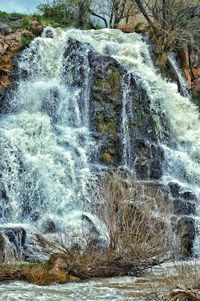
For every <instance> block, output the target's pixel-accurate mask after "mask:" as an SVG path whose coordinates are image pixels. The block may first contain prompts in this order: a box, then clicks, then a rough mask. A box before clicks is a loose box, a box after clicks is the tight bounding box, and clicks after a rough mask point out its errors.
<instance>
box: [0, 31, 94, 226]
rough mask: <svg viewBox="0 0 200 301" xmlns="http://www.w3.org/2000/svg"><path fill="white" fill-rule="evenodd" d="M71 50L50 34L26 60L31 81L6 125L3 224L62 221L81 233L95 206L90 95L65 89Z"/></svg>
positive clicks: (2, 137) (0, 128) (0, 141)
mask: <svg viewBox="0 0 200 301" xmlns="http://www.w3.org/2000/svg"><path fill="white" fill-rule="evenodd" d="M66 46H67V40H66V38H65V37H64V36H63V33H62V34H61V35H59V34H58V35H57V34H56V35H55V37H54V39H51V38H46V37H45V32H44V36H43V37H41V38H37V39H35V40H34V41H33V42H32V44H31V46H30V48H29V49H27V50H26V51H24V53H23V56H22V57H21V59H20V63H19V67H20V72H21V73H25V72H26V76H25V79H24V78H22V79H21V80H20V83H19V87H18V90H17V92H16V94H15V95H14V97H13V98H12V100H11V101H10V111H11V113H10V114H9V115H7V116H2V119H1V122H0V148H1V149H0V156H1V158H0V161H1V166H0V169H1V175H2V176H1V190H2V191H4V195H5V194H6V196H7V197H8V199H9V204H7V202H6V200H5V199H6V198H5V197H4V198H3V197H2V200H3V204H4V205H3V210H2V212H3V214H2V217H1V221H2V222H7V221H9V222H13V223H19V222H24V221H25V222H29V223H30V222H31V223H32V222H33V221H34V220H37V219H38V218H39V219H41V218H42V219H45V218H48V217H49V216H51V218H52V217H53V218H54V219H55V220H56V217H57V216H59V217H60V220H61V219H63V220H64V222H66V224H68V225H70V224H71V225H72V226H73V224H74V227H75V228H78V220H80V221H81V214H82V210H83V207H84V206H86V207H87V206H88V202H90V198H91V192H90V189H89V186H91V185H92V177H93V175H92V172H91V170H90V165H89V162H88V161H89V155H90V154H91V152H92V150H91V147H92V144H93V142H92V139H91V138H90V132H89V124H88V119H89V118H88V117H89V95H88V93H87V90H86V89H85V87H84V85H83V88H84V91H82V90H81V88H80V89H78V88H73V87H71V85H70V83H68V85H65V81H66V80H68V78H67V79H66V78H64V76H63V66H64V57H63V54H64V51H65V49H66ZM86 55H87V54H85V57H86ZM86 59H87V58H86ZM76 67H77V69H78V68H79V66H76ZM85 67H86V68H85V74H84V75H85V79H86V81H87V74H88V69H87V66H85ZM66 76H67V75H66ZM87 85H89V83H88V81H87ZM82 92H83V97H82V98H81V101H82V102H81V104H80V103H79V99H80V94H81V93H82ZM7 207H8V208H7ZM79 225H80V227H81V222H79Z"/></svg>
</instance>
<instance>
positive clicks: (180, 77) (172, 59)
mask: <svg viewBox="0 0 200 301" xmlns="http://www.w3.org/2000/svg"><path fill="white" fill-rule="evenodd" d="M168 59H169V62H170V64H171V65H172V68H173V69H174V71H175V73H176V75H177V78H178V82H179V85H180V92H181V94H182V95H183V96H185V97H189V93H188V84H187V82H186V80H185V78H184V77H183V75H182V73H181V70H180V69H179V67H178V65H177V62H176V59H175V57H174V54H173V53H172V52H171V53H169V55H168Z"/></svg>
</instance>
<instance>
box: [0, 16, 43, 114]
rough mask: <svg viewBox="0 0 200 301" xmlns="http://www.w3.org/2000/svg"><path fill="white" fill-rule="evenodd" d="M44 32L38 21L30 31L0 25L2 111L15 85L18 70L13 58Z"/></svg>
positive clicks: (0, 98)
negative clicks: (8, 92) (8, 93)
mask: <svg viewBox="0 0 200 301" xmlns="http://www.w3.org/2000/svg"><path fill="white" fill-rule="evenodd" d="M17 20H18V19H17ZM42 31H43V26H42V25H41V24H40V23H39V22H37V21H32V23H31V24H30V28H29V30H23V29H22V28H19V29H18V30H17V31H15V30H13V29H12V28H11V27H10V26H8V25H7V24H4V23H0V110H1V107H2V104H3V102H4V99H5V98H6V95H7V88H11V86H12V85H13V83H14V82H13V78H12V75H13V73H15V71H16V70H15V63H14V61H13V57H14V56H15V55H16V54H17V53H19V52H20V51H22V50H23V49H24V48H25V47H27V46H28V45H29V43H30V42H31V40H32V39H33V38H34V37H35V36H39V35H40V34H41V32H42Z"/></svg>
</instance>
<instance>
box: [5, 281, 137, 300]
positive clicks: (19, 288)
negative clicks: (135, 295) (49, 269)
mask: <svg viewBox="0 0 200 301" xmlns="http://www.w3.org/2000/svg"><path fill="white" fill-rule="evenodd" d="M134 281H135V278H132V277H125V278H112V279H106V280H105V279H104V280H92V281H87V282H82V283H73V284H71V283H68V284H65V285H56V286H50V287H39V286H35V285H31V284H26V283H24V282H14V283H4V284H1V285H0V300H2V301H11V300H12V301H14V300H20V301H24V300H27V301H36V300H40V301H42V300H45V301H53V300H59V301H64V300H70V301H79V300H80V301H81V300H87V301H96V300H119V301H121V300H127V298H128V295H129V293H130V292H133V291H134ZM132 286H133V288H132ZM130 300H133V299H130ZM134 300H135V299H134Z"/></svg>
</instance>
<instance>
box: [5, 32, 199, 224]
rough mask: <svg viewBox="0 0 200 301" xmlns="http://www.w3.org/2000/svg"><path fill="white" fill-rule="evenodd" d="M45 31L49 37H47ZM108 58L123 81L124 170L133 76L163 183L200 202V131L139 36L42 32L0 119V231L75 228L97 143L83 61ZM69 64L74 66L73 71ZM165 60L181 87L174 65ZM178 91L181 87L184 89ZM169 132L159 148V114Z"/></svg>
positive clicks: (194, 113) (91, 182) (129, 154)
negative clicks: (154, 135) (159, 153)
mask: <svg viewBox="0 0 200 301" xmlns="http://www.w3.org/2000/svg"><path fill="white" fill-rule="evenodd" d="M49 31H51V32H52V33H51V35H49ZM70 39H74V40H78V41H79V42H80V43H81V45H82V46H81V47H80V48H79V50H78V51H79V53H78V56H75V55H74V54H73V51H74V50H73V49H68V51H67V52H66V49H67V46H68V41H69V40H70ZM90 51H96V52H97V53H100V54H101V55H104V56H105V57H106V56H109V57H112V58H114V59H115V60H116V61H117V62H118V63H119V64H120V65H121V66H123V70H125V71H126V74H124V75H123V76H122V83H121V87H122V108H121V112H120V114H121V126H120V128H121V129H120V132H119V133H118V134H119V135H120V140H121V145H122V155H121V162H122V163H123V165H124V166H126V167H128V168H130V169H133V166H134V164H133V163H134V162H132V161H133V154H134V147H133V145H132V140H131V139H132V138H131V135H132V132H131V128H130V126H129V124H130V120H133V119H134V118H135V117H134V114H133V112H132V99H131V93H130V91H131V89H132V86H131V76H132V77H134V78H135V79H136V81H137V84H138V85H139V86H140V87H142V88H143V89H144V90H145V91H146V93H147V95H148V98H149V100H150V108H151V110H152V114H155V115H156V116H155V118H156V120H157V123H158V128H159V143H160V146H161V147H162V149H163V150H164V156H165V163H164V165H163V176H162V182H163V183H169V182H171V181H173V182H177V183H179V184H180V186H181V187H182V189H183V191H184V190H187V191H188V189H189V190H193V191H195V193H196V194H197V195H198V196H199V193H200V189H199V182H200V167H199V164H200V121H199V112H198V110H197V108H196V106H195V105H194V104H192V103H191V101H190V99H189V97H188V95H186V94H184V95H185V96H181V95H180V94H179V93H178V88H177V85H176V84H175V83H171V82H168V81H167V80H165V79H163V78H162V77H161V75H159V74H158V72H157V70H156V68H155V67H154V64H153V61H152V59H151V55H150V51H149V47H148V45H147V43H146V42H145V41H144V40H143V38H142V37H141V36H140V35H138V34H136V33H130V34H125V33H122V32H121V31H119V30H111V29H103V30H96V31H95V30H88V31H81V30H75V29H68V30H66V31H64V30H61V29H54V30H52V29H49V28H46V29H45V31H44V33H43V35H42V37H39V38H36V39H35V40H34V41H33V42H32V43H31V45H30V47H29V48H27V49H26V50H25V51H24V52H23V54H22V55H21V58H20V61H19V73H20V80H19V83H18V87H17V89H16V91H15V92H14V94H13V95H12V97H11V98H10V103H9V113H8V114H6V115H2V116H1V119H0V156H1V158H0V193H1V195H0V199H1V205H0V206H1V208H0V212H1V216H0V221H1V223H7V222H11V223H22V222H26V223H31V224H33V223H34V224H35V223H36V224H37V222H38V221H40V220H41V219H45V218H48V217H49V216H50V217H51V218H53V219H54V220H56V221H58V224H59V223H60V221H61V220H62V221H65V223H66V224H68V225H71V226H74V227H77V219H79V221H80V220H81V214H82V211H83V208H84V207H85V208H86V209H88V208H89V204H90V203H91V202H92V200H93V193H94V191H95V189H96V188H95V182H96V180H95V172H94V171H93V168H92V160H91V158H92V157H95V154H94V150H95V149H96V142H95V140H94V139H93V138H92V135H91V126H90V103H91V97H90V88H91V80H90V64H89V52H90ZM69 54H70V55H72V56H73V55H74V57H75V61H76V65H75V66H74V65H72V64H71V59H70V55H69ZM170 60H171V62H172V64H173V66H174V68H175V69H176V71H177V74H178V76H179V80H180V82H181V83H182V77H181V76H180V72H179V71H178V69H177V67H176V65H175V62H174V59H173V58H172V57H170ZM182 86H183V87H184V85H182ZM161 111H162V112H163V113H164V115H165V117H166V119H167V121H168V124H169V131H170V139H171V140H170V141H169V140H166V139H165V128H163V126H162V121H161V116H160V112H161Z"/></svg>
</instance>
